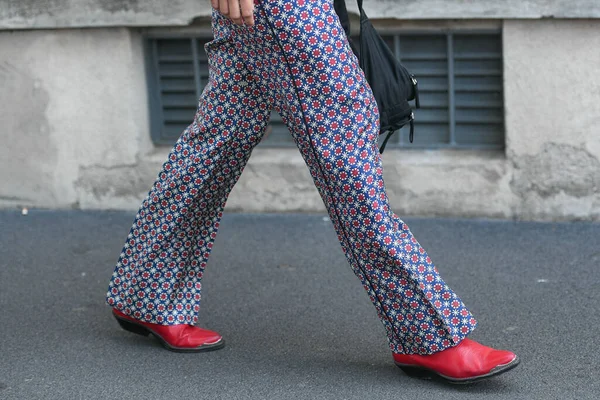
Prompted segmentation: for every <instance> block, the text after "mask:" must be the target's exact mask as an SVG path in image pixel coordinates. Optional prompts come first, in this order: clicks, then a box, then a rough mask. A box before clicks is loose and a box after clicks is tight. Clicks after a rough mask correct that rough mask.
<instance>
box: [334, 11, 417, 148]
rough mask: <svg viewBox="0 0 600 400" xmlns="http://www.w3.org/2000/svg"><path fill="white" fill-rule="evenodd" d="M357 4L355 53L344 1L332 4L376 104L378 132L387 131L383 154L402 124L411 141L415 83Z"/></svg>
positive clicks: (415, 97) (411, 75)
mask: <svg viewBox="0 0 600 400" xmlns="http://www.w3.org/2000/svg"><path fill="white" fill-rule="evenodd" d="M357 3H358V9H359V11H360V40H359V42H360V43H359V48H360V51H359V52H357V50H356V47H355V45H354V43H353V42H352V40H351V39H350V20H349V18H348V11H347V10H346V3H345V0H334V4H333V5H334V8H335V11H336V13H337V14H338V17H339V18H340V22H341V24H342V28H343V29H344V32H346V36H347V37H348V41H349V42H350V47H351V48H352V51H354V53H355V54H356V56H357V57H358V60H359V65H360V68H361V69H362V70H363V72H364V74H365V77H366V78H367V82H369V86H371V90H372V91H373V95H374V96H375V100H376V101H377V108H378V109H379V120H380V121H379V122H380V130H379V133H380V134H382V133H385V132H387V136H386V138H385V140H384V141H383V144H382V145H381V148H380V149H379V152H380V153H383V150H384V149H385V145H386V144H387V142H388V140H389V139H390V137H391V136H392V134H393V133H394V132H395V131H396V130H398V129H400V128H402V127H403V126H404V125H406V124H410V136H409V139H410V142H411V143H412V142H413V137H414V131H415V125H414V120H415V114H414V113H413V110H412V108H411V106H410V104H409V103H408V102H409V101H410V100H415V106H416V108H420V106H421V105H420V103H419V88H418V82H417V79H416V78H415V77H414V75H413V74H411V73H410V72H408V70H407V69H406V68H405V67H404V66H403V65H402V64H401V63H400V61H398V59H397V58H396V57H395V56H394V53H393V52H392V51H391V50H390V48H389V47H388V45H387V44H386V43H385V42H384V41H383V39H382V38H381V36H379V34H378V33H377V31H376V30H375V28H374V27H373V25H372V24H371V21H369V18H368V17H367V14H366V13H365V11H364V10H363V0H357Z"/></svg>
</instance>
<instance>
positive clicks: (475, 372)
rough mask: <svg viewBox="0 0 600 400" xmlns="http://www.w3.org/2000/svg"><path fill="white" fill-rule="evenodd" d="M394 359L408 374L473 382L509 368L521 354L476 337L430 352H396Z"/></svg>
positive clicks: (514, 364) (517, 362)
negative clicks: (497, 348) (479, 340)
mask: <svg viewBox="0 0 600 400" xmlns="http://www.w3.org/2000/svg"><path fill="white" fill-rule="evenodd" d="M393 356H394V362H395V363H396V365H397V366H398V367H400V368H401V369H402V370H403V371H404V372H405V373H406V374H407V375H409V376H416V377H422V378H423V377H430V376H431V375H437V376H439V377H441V378H443V379H445V380H446V381H448V382H450V383H471V382H476V381H480V380H482V379H487V378H489V377H492V376H495V375H499V374H501V373H503V372H506V371H508V370H510V369H512V368H514V367H516V366H517V364H519V358H518V357H517V356H516V355H515V354H514V353H512V352H510V351H506V350H495V349H492V348H491V347H487V346H484V345H482V344H479V343H477V342H476V341H474V340H470V339H463V340H462V341H461V342H460V343H459V344H458V345H456V346H454V347H449V348H447V349H445V350H442V351H439V352H437V353H433V354H430V355H418V354H396V353H393Z"/></svg>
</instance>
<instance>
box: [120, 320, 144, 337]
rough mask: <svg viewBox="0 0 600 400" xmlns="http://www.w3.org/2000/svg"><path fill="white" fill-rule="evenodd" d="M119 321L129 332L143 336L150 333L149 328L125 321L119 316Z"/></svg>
mask: <svg viewBox="0 0 600 400" xmlns="http://www.w3.org/2000/svg"><path fill="white" fill-rule="evenodd" d="M117 321H118V322H119V325H121V328H123V329H125V330H126V331H128V332H131V333H137V334H138V335H142V336H148V335H149V334H150V331H148V329H146V328H144V327H141V326H139V325H137V324H134V323H132V322H129V321H125V320H122V319H120V318H117Z"/></svg>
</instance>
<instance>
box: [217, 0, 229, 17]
mask: <svg viewBox="0 0 600 400" xmlns="http://www.w3.org/2000/svg"><path fill="white" fill-rule="evenodd" d="M219 12H220V13H221V14H223V15H225V16H229V4H228V1H227V0H219Z"/></svg>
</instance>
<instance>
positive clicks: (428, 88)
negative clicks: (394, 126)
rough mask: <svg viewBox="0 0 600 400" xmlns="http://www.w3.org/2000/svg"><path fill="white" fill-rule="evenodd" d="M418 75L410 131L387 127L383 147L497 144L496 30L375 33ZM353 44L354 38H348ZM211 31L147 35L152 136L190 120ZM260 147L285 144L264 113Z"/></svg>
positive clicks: (169, 137)
mask: <svg viewBox="0 0 600 400" xmlns="http://www.w3.org/2000/svg"><path fill="white" fill-rule="evenodd" d="M382 37H383V38H384V39H385V40H386V42H387V43H388V45H389V46H390V48H391V49H393V50H394V53H395V54H396V56H397V57H398V58H399V59H400V60H401V61H402V63H403V64H404V65H405V66H406V67H407V68H408V69H409V70H410V71H411V72H412V73H414V74H415V75H416V76H417V78H418V79H419V88H420V92H421V109H419V110H416V124H415V125H416V134H415V140H414V142H413V143H412V144H411V143H409V141H408V132H407V131H408V130H407V129H402V130H401V131H400V132H399V133H400V134H398V133H396V134H394V135H393V136H392V139H391V140H390V141H389V142H388V145H387V146H388V147H404V146H406V147H407V148H423V147H425V148H437V147H457V148H461V147H465V148H503V147H504V109H503V95H502V92H503V84H502V83H503V78H502V42H501V35H500V33H498V32H460V31H458V32H449V33H443V34H440V33H422V32H420V33H400V34H394V35H382ZM353 39H354V40H355V41H356V43H358V37H355V38H353ZM210 40H212V37H177V38H151V39H148V41H147V52H148V55H149V57H148V60H149V61H148V77H149V87H150V100H151V115H152V138H153V140H154V142H155V143H157V144H168V145H172V144H173V143H174V142H175V141H176V140H177V138H178V137H179V135H181V133H182V132H183V130H184V129H185V128H186V127H187V126H188V125H189V124H190V122H191V121H192V119H193V117H194V114H195V112H196V107H197V104H198V99H199V97H200V94H201V93H202V90H203V89H204V86H205V85H206V83H207V81H208V62H207V57H206V53H205V52H204V44H205V43H207V42H208V41H210ZM270 128H271V132H270V134H269V136H268V137H267V138H266V139H265V140H264V141H263V143H264V144H265V145H267V146H291V145H293V141H292V139H291V135H290V133H289V131H288V129H287V127H286V126H285V125H284V124H283V122H282V121H281V117H280V116H279V114H277V113H276V112H275V111H273V112H272V114H271V121H270ZM382 136H383V135H382Z"/></svg>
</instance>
